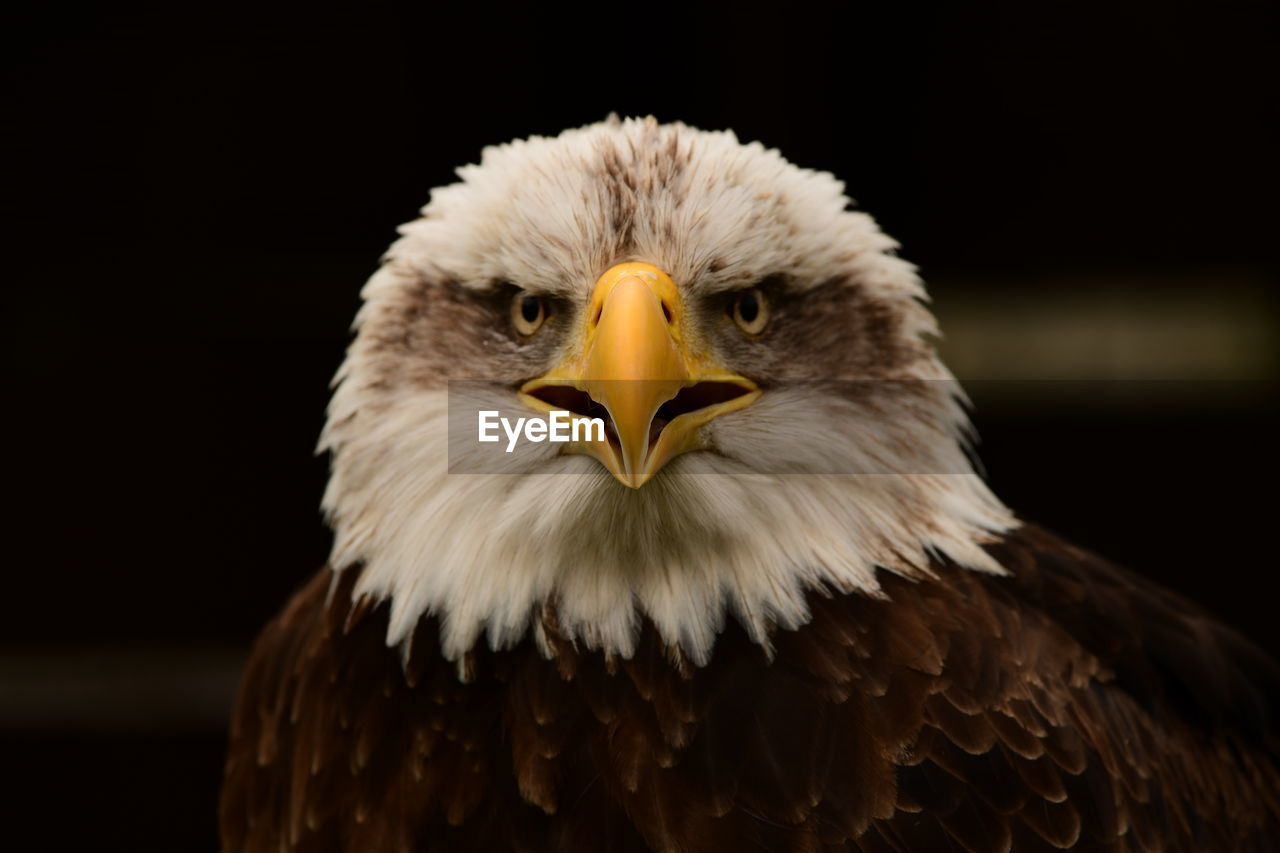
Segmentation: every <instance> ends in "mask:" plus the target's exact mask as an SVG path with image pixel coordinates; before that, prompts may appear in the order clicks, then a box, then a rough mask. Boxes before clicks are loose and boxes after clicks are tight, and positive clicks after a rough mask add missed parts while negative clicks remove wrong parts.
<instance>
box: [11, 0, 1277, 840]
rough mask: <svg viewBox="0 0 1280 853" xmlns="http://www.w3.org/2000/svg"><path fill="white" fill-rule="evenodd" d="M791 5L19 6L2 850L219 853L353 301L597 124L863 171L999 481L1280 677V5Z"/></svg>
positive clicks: (294, 559)
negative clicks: (257, 674)
mask: <svg viewBox="0 0 1280 853" xmlns="http://www.w3.org/2000/svg"><path fill="white" fill-rule="evenodd" d="M785 5H786V14H785V15H783V14H782V13H781V12H779V11H773V12H769V13H764V14H757V13H751V12H748V11H747V10H746V9H745V8H744V6H742V5H739V4H724V5H719V6H711V5H706V6H691V7H686V8H683V9H680V10H679V11H675V10H667V11H664V10H662V9H659V8H656V7H652V6H628V5H619V6H614V7H612V11H609V10H605V9H602V8H594V9H593V10H592V11H591V12H590V13H586V12H582V13H575V12H570V11H556V10H553V9H550V8H548V7H547V6H546V5H545V4H528V5H525V6H520V7H509V8H504V7H496V6H493V5H491V4H474V3H472V4H456V3H455V4H436V3H426V2H420V3H383V2H364V3H361V4H358V5H356V4H352V5H350V6H349V7H348V8H346V9H345V10H341V11H323V10H322V9H321V8H320V7H319V6H318V5H314V4H313V5H296V6H294V5H287V4H265V5H263V4H251V5H244V6H241V7H237V6H236V5H235V4H234V3H220V4H216V5H215V6H212V7H206V8H203V9H197V8H196V7H193V6H188V5H186V4H155V5H153V6H145V5H129V4H124V5H121V4H111V5H110V6H108V5H106V4H103V5H100V6H83V7H81V6H67V5H54V4H38V5H37V4H32V5H28V6H25V7H23V6H18V7H10V8H8V9H7V10H6V11H5V12H4V13H3V15H4V17H5V18H6V19H7V20H6V22H5V26H4V27H3V28H0V29H2V35H0V38H3V40H4V48H3V61H4V105H5V106H4V116H5V119H6V121H5V125H6V131H5V133H4V134H3V137H2V141H0V144H2V145H3V146H4V148H5V151H4V158H5V163H6V165H7V168H6V170H5V171H6V187H5V193H4V198H5V201H6V204H5V208H6V216H7V223H6V227H5V229H4V234H5V236H6V237H7V238H8V241H9V247H8V250H7V254H6V260H7V264H8V269H9V273H8V276H7V277H8V280H9V286H8V287H7V288H6V289H5V292H6V294H7V295H6V297H5V300H6V302H7V303H8V305H9V307H8V310H7V311H6V316H8V317H9V320H8V321H7V324H6V325H7V334H6V335H5V347H6V350H7V352H6V359H5V364H6V367H7V370H6V374H7V379H8V382H7V392H8V393H7V396H8V398H9V401H10V402H9V404H8V406H7V407H6V410H7V413H8V414H7V416H6V417H5V418H4V422H5V431H6V434H7V435H8V436H9V441H8V446H9V447H10V452H9V453H8V454H7V457H6V460H5V481H6V482H7V483H9V484H10V497H9V499H10V501H12V502H13V503H11V504H10V506H11V507H14V508H15V509H16V515H14V511H13V510H10V511H9V512H8V513H7V516H8V519H7V520H8V524H7V529H8V532H7V535H6V537H5V540H6V549H5V557H6V560H5V563H6V567H5V573H4V576H5V593H4V598H3V601H4V605H5V606H4V611H5V613H4V619H3V620H0V751H2V752H3V754H4V756H5V765H6V774H5V775H6V776H7V777H8V779H9V780H10V782H11V783H12V782H13V781H14V780H21V787H22V790H20V791H17V792H14V794H11V795H9V796H7V797H5V802H6V806H7V808H8V809H13V814H12V815H10V816H9V817H8V818H7V824H8V826H9V827H10V828H16V827H20V826H25V827H27V828H29V829H33V830H37V831H39V832H41V833H43V837H44V838H45V839H46V842H47V843H42V845H41V847H42V848H50V847H52V848H53V849H59V848H63V847H67V848H75V849H79V848H82V847H85V846H87V845H89V844H91V845H92V849H99V850H105V849H128V850H133V851H144V850H157V851H158V850H165V851H173V850H212V849H214V848H215V846H216V823H215V803H216V794H217V789H218V784H219V776H220V772H221V762H222V750H223V742H224V738H225V730H224V723H225V720H226V717H227V714H228V711H229V707H230V703H231V700H232V696H233V693H234V689H235V684H236V679H237V676H238V672H239V667H240V664H241V661H242V660H243V658H244V656H245V654H246V653H247V649H248V646H249V643H250V642H251V641H252V639H253V637H254V636H255V634H256V632H257V631H258V629H259V628H260V627H261V626H262V624H263V623H264V622H265V621H266V620H267V619H268V618H269V617H270V616H271V615H272V614H273V613H274V612H275V611H276V610H277V609H278V608H279V607H280V606H281V604H282V603H283V601H284V600H285V598H286V596H287V595H288V594H289V593H290V591H291V590H292V589H293V588H294V587H295V586H296V585H297V584H299V583H300V582H302V581H303V580H304V579H305V578H307V577H308V576H309V575H310V574H311V573H312V572H314V571H315V570H316V569H317V568H318V567H320V566H321V565H322V564H323V562H324V560H325V557H326V552H327V548H328V543H329V536H328V533H327V531H326V529H325V528H324V526H323V525H322V523H321V520H320V517H319V513H318V504H319V500H320V494H321V489H322V487H323V483H324V479H325V474H326V462H325V460H324V459H322V458H317V457H315V456H314V455H313V448H314V445H315V442H316V438H317V435H318V433H319V430H320V427H321V424H322V419H323V412H324V407H325V403H326V400H327V397H328V382H329V379H330V377H331V375H332V373H333V371H334V369H335V368H336V367H337V366H338V363H339V361H340V359H341V357H342V354H343V350H344V348H345V346H346V344H347V342H348V327H349V324H350V322H351V318H352V316H353V314H354V312H355V309H356V307H357V304H358V300H357V292H358V290H359V288H360V286H361V284H362V283H363V281H364V279H365V278H366V277H367V276H368V275H369V274H370V273H371V272H372V271H373V269H374V268H375V265H376V263H377V260H378V257H379V255H380V253H381V252H382V251H383V249H384V248H385V247H386V246H387V244H388V243H389V242H390V241H391V240H392V239H393V238H394V236H395V234H394V230H393V229H394V227H395V225H397V224H398V223H400V222H404V221H406V220H409V219H411V218H413V217H414V216H415V214H416V211H417V209H418V208H419V207H420V206H421V205H422V204H423V203H425V202H426V200H427V197H428V193H429V191H430V189H431V188H432V187H434V186H437V185H439V184H443V183H447V182H449V181H451V180H452V179H453V172H452V170H453V168H454V167H456V166H458V165H461V164H464V163H468V162H473V161H475V160H476V159H477V157H478V154H479V151H480V149H481V147H482V146H484V145H486V144H491V143H498V142H503V141H506V140H509V139H511V138H513V137H518V136H527V135H530V134H555V133H557V132H558V131H560V130H562V129H563V128H565V127H567V126H573V125H581V124H584V123H588V122H592V121H596V120H599V119H602V118H604V117H605V115H606V114H608V113H609V112H610V111H616V112H618V113H620V114H623V115H631V114H649V113H652V114H654V115H656V116H657V117H658V118H660V119H663V120H677V119H678V120H682V121H684V122H686V123H689V124H693V125H696V126H700V127H705V128H725V127H729V128H733V129H734V130H736V131H737V133H738V134H739V136H740V138H742V139H744V140H761V141H763V142H764V143H765V144H766V145H769V146H775V147H778V148H780V149H781V150H782V151H783V152H784V154H785V155H786V156H787V157H789V158H790V159H791V160H793V161H794V162H796V163H798V164H799V165H802V166H806V167H813V168H818V169H823V170H829V171H832V172H834V173H836V174H837V175H838V176H839V177H841V178H842V179H843V180H845V181H846V182H847V185H848V188H849V192H850V193H851V194H852V195H853V197H854V198H855V199H856V200H857V201H858V203H859V205H860V206H861V207H862V208H863V209H865V210H867V211H869V212H871V213H872V214H873V215H874V216H876V217H877V218H878V219H879V221H880V222H881V224H882V225H883V226H884V228H885V230H887V231H888V232H889V233H890V234H892V235H894V236H895V237H897V238H898V239H899V240H900V241H901V242H902V244H903V249H902V253H903V255H904V256H905V257H907V258H909V259H911V260H913V261H914V262H916V263H918V264H919V265H920V267H921V270H922V273H923V275H924V277H925V280H926V281H927V282H928V284H929V287H930V289H931V292H932V294H933V296H934V300H935V308H936V310H937V313H938V315H939V316H940V318H941V321H942V325H943V328H944V330H946V332H947V335H948V337H947V339H946V341H945V342H944V344H943V347H944V351H945V353H946V355H947V358H948V360H949V362H950V364H951V366H952V368H953V369H954V371H955V372H956V373H957V375H958V376H960V378H961V379H962V380H966V381H967V386H968V387H969V389H970V392H971V395H972V396H973V398H974V404H975V407H976V409H975V420H976V422H977V425H978V428H979V431H980V433H981V435H982V439H983V443H982V446H981V455H982V458H983V460H984V462H985V463H986V466H987V470H988V473H989V476H990V479H991V480H992V482H993V484H994V486H995V489H996V491H997V492H998V493H999V494H1001V495H1002V496H1003V497H1004V498H1005V500H1006V501H1007V502H1009V503H1010V504H1011V505H1012V506H1013V507H1015V508H1016V509H1017V510H1018V511H1019V512H1020V513H1021V514H1022V515H1023V516H1024V517H1025V518H1028V519H1032V520H1035V521H1038V522H1041V523H1043V524H1045V525H1047V526H1049V527H1051V528H1053V529H1056V530H1057V531H1059V532H1061V533H1063V534H1065V535H1067V536H1068V537H1070V538H1072V539H1075V540H1076V541H1078V542H1079V543H1081V544H1083V545H1086V546H1088V547H1091V548H1093V549H1095V550H1097V551H1100V552H1102V553H1104V554H1107V555H1109V556H1111V557H1113V558H1114V559H1116V560H1117V561H1119V562H1122V563H1124V564H1126V565H1128V566H1130V567H1131V568H1133V569H1135V570H1137V571H1139V572H1142V573H1144V574H1147V575H1150V576H1152V577H1155V578H1158V579H1160V580H1162V581H1164V582H1165V583H1167V584H1169V585H1170V586H1172V587H1174V588H1176V589H1178V590H1180V591H1181V592H1183V593H1184V594H1186V595H1188V596H1190V597H1192V598H1194V599H1196V600H1198V601H1200V602H1201V603H1202V604H1203V605H1204V606H1205V607H1207V608H1209V609H1210V610H1211V611H1213V612H1215V613H1217V614H1218V615H1219V616H1220V617H1221V618H1223V619H1224V620H1226V621H1228V622H1230V623H1232V624H1234V625H1236V626H1237V627H1238V628H1239V629H1240V630H1241V631H1242V632H1243V633H1245V634H1246V635H1248V636H1250V637H1251V638H1252V639H1253V640H1255V641H1256V642H1258V643H1259V644H1261V645H1263V646H1264V647H1266V648H1268V649H1270V650H1271V651H1272V652H1273V653H1275V652H1276V651H1277V649H1280V636H1278V632H1277V630H1276V626H1275V619H1274V606H1273V600H1274V599H1273V594H1274V591H1275V582H1274V580H1273V575H1274V573H1275V558H1274V540H1273V535H1272V532H1273V529H1274V525H1275V522H1274V515H1275V508H1276V500H1275V498H1274V496H1273V489H1274V484H1275V475H1276V459H1277V457H1276V452H1275V438H1274V434H1273V433H1274V430H1275V426H1276V401H1277V396H1276V388H1277V386H1276V380H1277V377H1278V370H1277V367H1278V364H1280V358H1278V354H1277V328H1278V317H1280V314H1278V305H1277V293H1276V290H1275V286H1276V284H1277V278H1276V272H1277V270H1276V265H1275V263H1274V258H1273V254H1274V252H1275V246H1276V238H1275V235H1276V226H1277V221H1276V215H1275V204H1276V202H1275V199H1276V198H1277V189H1278V187H1277V182H1276V177H1277V175H1276V151H1277V145H1276V143H1277V133H1276V131H1277V126H1276V125H1277V114H1276V99H1275V91H1274V89H1273V88H1272V84H1271V82H1270V81H1271V78H1272V77H1273V76H1275V75H1274V71H1275V69H1274V68H1273V67H1272V65H1273V61H1272V60H1273V59H1274V56H1275V55H1276V47H1277V45H1276V44H1275V40H1274V38H1273V36H1272V35H1270V33H1271V27H1270V24H1271V21H1270V20H1269V12H1270V10H1268V9H1266V8H1265V6H1264V4H1263V3H1261V2H1253V1H1252V0H1226V2H1214V3H1209V2H1188V3H1170V2H1167V0H1125V2H1116V0H1112V2H1107V3H1101V2H1097V3H1094V2H1088V0H1086V2H1072V3H1066V2H1051V3H1045V4H1026V3H1020V2H1014V1H1013V0H1010V2H1005V3H986V4H978V5H976V6H968V5H966V6H964V7H962V6H961V5H960V4H955V8H951V9H949V10H941V11H935V12H932V13H926V12H923V11H922V10H919V9H908V8H907V7H906V6H905V4H891V3H878V4H873V5H845V4H810V3H804V2H792V3H787V4H785Z"/></svg>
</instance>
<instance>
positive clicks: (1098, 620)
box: [221, 527, 1280, 853]
mask: <svg viewBox="0 0 1280 853" xmlns="http://www.w3.org/2000/svg"><path fill="white" fill-rule="evenodd" d="M991 551H992V553H993V554H994V555H995V556H996V557H997V558H998V559H999V560H1000V562H1001V563H1002V564H1003V565H1005V566H1006V567H1007V568H1008V569H1009V570H1010V572H1011V574H1010V575H1009V576H1007V577H995V576H990V575H984V574H979V573H975V572H971V571H965V570H962V569H959V568H956V567H953V566H947V565H939V566H935V567H934V568H935V571H936V574H937V579H936V580H933V581H925V582H910V581H906V580H903V579H901V578H899V577H897V576H895V575H889V574H883V575H882V577H881V581H882V583H883V586H884V590H885V592H886V593H887V594H888V600H873V599H871V598H868V597H864V596H858V595H850V596H834V597H824V596H822V595H818V594H814V595H812V596H811V602H810V603H811V607H812V610H813V618H812V620H811V621H810V622H809V624H807V625H806V626H804V627H803V628H801V629H800V630H797V631H791V632H780V633H778V634H777V635H776V637H775V643H776V654H775V656H774V658H773V659H772V660H768V659H767V658H766V657H765V655H764V654H763V652H762V650H761V649H760V647H759V646H756V645H754V644H752V643H751V642H750V641H749V640H748V639H747V638H746V637H745V636H744V635H743V633H742V632H741V631H739V630H738V629H736V628H734V627H730V628H729V629H727V630H726V631H725V632H724V634H723V635H722V636H721V637H720V639H719V641H718V643H717V645H716V649H715V654H714V657H713V658H712V661H711V662H710V664H709V665H707V666H705V667H701V668H693V667H690V666H688V665H685V664H683V663H681V662H680V661H679V659H678V656H676V658H675V659H674V660H673V657H672V655H671V653H670V651H669V650H667V649H664V648H663V647H662V646H661V644H660V642H659V641H658V640H657V638H656V635H655V632H654V631H652V630H651V629H649V628H646V629H645V631H644V637H643V640H642V642H641V643H640V646H639V650H638V652H637V653H636V655H635V656H634V657H633V658H632V659H630V660H607V659H605V658H604V657H603V656H602V655H600V654H598V653H593V652H585V651H582V650H576V649H574V648H571V647H569V646H567V645H565V644H560V645H559V647H557V649H556V656H555V659H554V660H547V659H546V658H545V657H544V656H543V655H542V654H541V653H540V652H539V651H538V649H537V648H536V646H535V645H534V644H533V643H532V641H527V642H525V643H523V644H521V645H519V646H517V647H516V648H514V649H511V650H507V651H501V652H493V651H489V650H485V649H478V650H477V651H476V652H475V653H474V655H473V656H472V658H471V659H470V660H469V666H470V673H471V678H470V681H469V682H468V683H465V684H464V683H462V682H460V681H459V680H458V678H457V675H456V672H457V668H456V666H455V665H454V664H452V663H450V662H448V661H445V660H444V659H442V658H441V657H440V656H439V654H438V652H437V649H436V641H437V633H438V626H437V625H436V624H434V623H433V622H432V621H430V620H427V621H424V622H423V623H422V624H421V625H420V626H419V627H418V630H417V632H416V635H415V637H416V639H415V641H414V646H413V649H412V655H411V659H410V663H409V665H408V667H407V668H405V667H403V666H402V664H401V655H400V652H399V650H398V649H393V648H388V647H387V646H386V644H385V642H384V638H385V635H386V627H387V608H386V606H385V605H382V606H376V607H367V606H361V605H354V606H353V605H352V604H351V590H352V587H353V584H354V581H355V575H356V571H355V570H352V571H348V572H345V573H343V574H342V575H341V576H340V580H339V582H338V585H337V588H336V589H335V590H333V593H332V596H330V595H329V593H330V578H331V573H330V572H328V571H325V572H322V573H321V574H320V575H318V576H317V577H316V578H315V579H314V580H313V581H312V582H311V583H309V584H308V585H307V586H306V587H305V588H303V589H302V590H301V591H300V592H299V593H298V594H297V595H296V596H295V597H294V599H293V600H292V601H291V602H290V604H289V605H288V607H287V608H286V609H285V610H284V612H283V613H282V614H281V615H280V616H279V617H278V618H277V619H276V620H275V621H273V622H272V623H271V624H270V626H268V628H267V629H266V631H265V632H264V634H263V635H262V637H261V638H260V639H259V641H258V644H257V646H256V648H255V649H254V652H253V657H252V659H251V661H250V663H249V667H248V671H247V673H246V675H245V679H244V683H243V685H242V687H241V693H240V697H239V701H238V704H237V707H236V710H235V717H234V721H233V725H232V731H231V740H230V752H229V757H228V761H227V768H226V780H225V785H224V789H223V794H222V803H221V824H222V833H223V846H224V850H226V851H228V853H231V851H246V853H253V851H281V850H291V851H292V850H296V851H360V853H370V851H420V850H429V851H441V850H485V851H488V850H522V851H523V850H527V851H546V850H557V851H586V850H591V851H640V850H664V851H665V850H670V851H675V850H681V851H719V850H731V851H737V850H744V851H747V850H770V851H778V853H782V851H797V853H799V851H823V850H837V849H839V850H863V851H907V850H911V851H931V850H967V851H983V853H985V851H1003V850H1043V849H1061V848H1068V849H1076V850H1086V849H1088V850H1135V851H1137V850H1143V851H1146V850H1196V851H1204V850H1258V851H1262V850H1275V849H1280V758H1278V755H1280V745H1278V740H1277V732H1276V729H1275V726H1276V720H1275V714H1276V708H1277V703H1278V702H1280V670H1278V669H1277V667H1276V665H1275V664H1274V663H1273V662H1272V661H1270V660H1269V659H1267V658H1266V657H1265V656H1264V655H1262V654H1261V653H1260V652H1259V651H1258V650H1257V649H1255V648H1254V647H1253V646H1252V645H1250V644H1249V643H1248V642H1247V641H1245V640H1243V639H1242V638H1241V637H1239V636H1238V635H1237V634H1236V633H1234V632H1233V631H1231V630H1230V629H1228V628H1225V627H1223V626H1222V625H1220V624H1217V623H1215V622H1213V621H1212V620H1211V619H1210V618H1208V617H1207V616H1205V615H1204V614H1203V613H1202V612H1200V611H1199V610H1198V609H1197V608H1196V607H1195V606H1194V605H1192V604H1190V603H1188V602H1186V601H1184V600H1182V599H1180V598H1178V597H1176V596H1174V595H1172V594H1170V593H1168V592H1167V591H1164V590H1162V589H1161V588H1159V587H1158V586H1155V585H1154V584H1151V583H1150V582H1147V581H1145V580H1142V579H1141V578H1138V577H1136V576H1133V575H1131V574H1128V573H1126V572H1124V571H1123V570H1120V569H1117V568H1115V567H1113V566H1110V565H1109V564H1107V563H1105V562H1103V561H1101V560H1099V559H1098V558H1096V557H1093V556H1092V555H1090V554H1088V553H1086V552H1083V551H1080V550H1078V549H1076V548H1073V547H1072V546H1070V545H1068V544H1066V543H1064V542H1062V541H1061V540H1058V539H1056V538H1054V537H1053V536H1051V535H1050V534H1047V533H1045V532H1043V531H1041V530H1038V529H1036V528H1033V527H1026V528H1023V529H1021V530H1020V531H1018V532H1016V533H1014V534H1012V535H1011V536H1010V537H1009V538H1007V539H1006V540H1005V541H1004V542H1002V543H1001V544H999V545H995V546H992V547H991ZM553 644H554V641H553Z"/></svg>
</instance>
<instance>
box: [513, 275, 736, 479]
mask: <svg viewBox="0 0 1280 853" xmlns="http://www.w3.org/2000/svg"><path fill="white" fill-rule="evenodd" d="M689 331H690V330H689V324H688V322H687V316H686V313H685V307H684V303H683V301H682V300H681V298H680V293H679V291H678V290H677V289H676V286H675V283H674V282H673V281H672V280H671V279H670V277H668V276H667V274H666V273H664V272H663V271H662V270H660V269H658V268H657V267H654V266H651V265H649V264H642V263H627V264H619V265H617V266H615V267H612V268H611V269H609V270H608V271H607V272H605V274H604V275H602V276H600V278H599V280H597V281H596V284H595V288H594V290H593V291H592V293H591V301H590V302H589V303H588V305H587V310H586V311H585V312H584V314H583V319H582V323H581V325H580V327H579V328H578V329H577V333H576V337H575V338H574V341H575V342H574V345H573V346H572V348H571V351H570V354H569V356H568V357H567V358H566V359H565V360H564V361H563V362H561V363H560V364H559V365H558V366H556V367H555V368H554V369H553V370H551V371H550V372H549V373H547V374H546V375H545V376H542V377H539V378H538V379H533V380H531V381H529V382H526V383H525V384H524V385H523V386H522V387H521V389H520V396H521V399H522V400H523V401H524V402H525V403H526V404H527V405H529V406H532V407H534V408H536V409H538V410H540V411H544V412H548V411H551V410H553V409H565V410H568V411H570V412H571V413H573V414H574V415H577V416H582V417H588V416H592V415H593V414H596V413H599V412H600V408H601V407H603V409H604V411H605V412H607V413H608V416H609V421H611V428H607V429H606V438H605V440H604V441H581V442H575V443H571V444H567V445H566V446H565V447H566V452H568V453H585V454H588V455H590V456H594V457H595V458H596V459H598V460H600V462H602V463H603V464H604V466H605V467H606V468H607V469H609V471H610V472H611V473H612V474H613V476H615V477H616V478H618V480H619V481H620V482H621V483H623V484H624V485H627V486H630V487H632V488H635V489H638V488H640V487H641V486H642V485H644V484H645V483H646V482H647V481H648V480H649V479H650V478H651V477H653V475H654V474H656V473H658V471H659V470H660V469H661V468H662V466H663V465H665V464H667V462H669V461H671V459H673V458H675V457H676V456H678V455H680V454H681V453H684V452H686V451H689V450H698V449H701V448H704V447H706V446H707V445H706V443H705V441H704V439H703V438H702V437H701V435H700V428H701V427H702V426H703V425H704V424H706V423H707V422H708V421H710V420H711V419H712V418H715V417H718V416H719V415H722V414H724V413H726V412H732V411H735V410H737V409H741V408H742V407H743V406H746V405H749V404H750V403H752V402H754V401H755V400H756V399H758V398H759V397H760V393H761V392H760V390H759V388H758V387H757V386H756V384H755V383H754V382H752V381H751V380H750V379H746V378H744V377H742V376H738V375H736V374H734V373H731V372H729V371H727V370H725V369H724V368H723V367H721V366H720V365H719V364H718V363H716V361H715V360H714V359H712V358H711V357H710V356H709V355H708V354H707V353H706V352H705V350H703V349H701V348H699V347H697V346H694V345H693V344H692V343H691V341H690V338H689V334H688V333H689Z"/></svg>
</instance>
